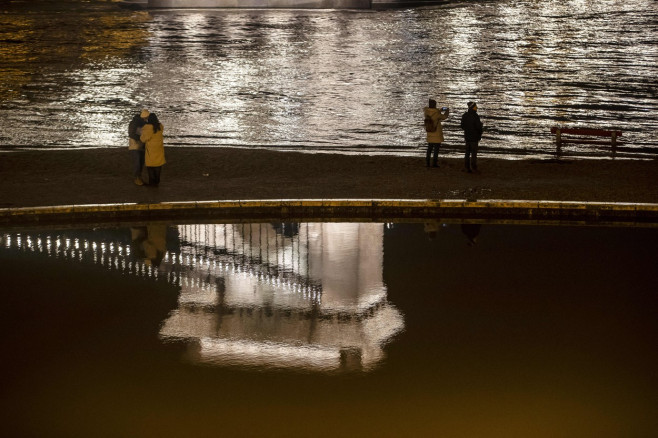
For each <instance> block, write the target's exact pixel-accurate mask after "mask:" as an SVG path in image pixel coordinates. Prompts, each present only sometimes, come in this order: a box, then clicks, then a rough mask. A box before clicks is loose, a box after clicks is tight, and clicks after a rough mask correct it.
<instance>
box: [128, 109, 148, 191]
mask: <svg viewBox="0 0 658 438" xmlns="http://www.w3.org/2000/svg"><path fill="white" fill-rule="evenodd" d="M148 116H149V112H148V110H142V112H141V113H139V114H135V117H133V119H132V120H131V121H130V124H129V125H128V150H130V155H131V161H132V164H133V178H134V181H135V184H137V185H138V186H143V185H144V181H143V180H142V169H144V143H142V141H141V140H140V138H139V137H140V135H142V128H143V127H144V125H146V120H147V119H148Z"/></svg>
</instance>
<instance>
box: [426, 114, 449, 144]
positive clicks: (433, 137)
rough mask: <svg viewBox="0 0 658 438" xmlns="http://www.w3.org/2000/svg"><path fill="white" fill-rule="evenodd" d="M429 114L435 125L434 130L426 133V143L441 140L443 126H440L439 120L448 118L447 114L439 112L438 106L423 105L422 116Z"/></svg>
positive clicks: (439, 141)
mask: <svg viewBox="0 0 658 438" xmlns="http://www.w3.org/2000/svg"><path fill="white" fill-rule="evenodd" d="M428 115H429V116H430V117H431V118H432V121H433V122H434V124H435V125H436V131H434V132H428V133H427V142H428V143H441V142H443V126H441V120H445V119H447V118H448V114H445V113H443V114H442V113H441V112H440V111H439V110H438V108H430V107H425V109H424V110H423V117H427V116H428Z"/></svg>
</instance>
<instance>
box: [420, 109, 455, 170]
mask: <svg viewBox="0 0 658 438" xmlns="http://www.w3.org/2000/svg"><path fill="white" fill-rule="evenodd" d="M441 110H442V111H443V112H442V111H440V110H438V109H437V108H436V100H434V99H430V102H429V106H427V107H425V109H424V110H423V114H424V116H425V131H426V132H427V153H426V154H425V163H426V165H427V167H430V155H432V152H433V153H434V155H433V159H432V167H439V148H440V147H441V143H442V142H443V126H441V120H445V119H447V118H448V114H450V108H448V107H443V108H441Z"/></svg>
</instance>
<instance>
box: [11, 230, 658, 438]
mask: <svg viewBox="0 0 658 438" xmlns="http://www.w3.org/2000/svg"><path fill="white" fill-rule="evenodd" d="M474 225H477V229H476V227H475V226H474ZM476 234H477V237H476ZM382 240H383V244H382V243H381V242H382ZM657 243H658V234H657V233H656V229H655V228H644V227H640V228H625V227H592V226H561V227H555V226H537V225H523V226H509V225H494V224H488V223H487V224H481V225H480V224H472V223H468V224H460V223H454V222H449V223H442V222H441V221H435V222H431V223H430V222H428V223H426V224H425V225H423V224H421V223H413V224H411V223H405V224H399V223H398V224H387V225H383V224H367V223H363V224H335V223H331V224H316V223H309V224H294V223H286V224H282V223H262V224H256V223H254V224H226V225H225V224H203V225H180V226H173V225H172V226H169V225H167V224H164V223H141V224H133V225H132V226H131V228H130V229H129V228H114V227H111V228H98V229H87V230H85V229H69V230H62V229H59V230H50V229H48V228H40V229H36V230H33V231H29V230H25V231H19V232H7V231H3V232H2V233H0V273H1V274H2V280H3V282H2V289H1V296H2V299H3V305H2V306H0V313H1V314H0V316H1V318H0V322H2V324H3V326H2V327H3V330H2V332H1V334H2V336H0V341H2V342H3V344H2V345H3V347H4V348H5V351H7V352H10V353H8V354H7V355H6V357H5V360H3V361H2V363H1V365H2V367H1V371H2V372H0V376H1V377H0V379H1V380H2V381H1V383H2V387H3V391H2V392H1V394H0V404H1V407H2V408H3V412H5V413H6V414H7V415H6V418H5V420H4V421H3V423H2V425H0V430H2V431H3V432H5V431H7V432H8V433H5V435H7V436H26V435H29V436H49V435H52V434H51V433H49V431H52V430H53V429H52V428H53V424H55V423H56V424H58V425H59V426H58V428H57V431H60V432H61V433H60V435H63V436H75V437H77V436H96V435H98V434H99V433H100V432H99V431H104V432H107V434H108V435H113V436H123V435H130V436H185V435H187V434H190V431H193V432H195V433H193V434H194V435H203V436H213V435H215V434H217V431H221V433H222V434H223V435H226V436H243V435H244V434H245V431H247V433H248V434H251V435H253V436H295V437H297V436H299V437H305V436H308V435H309V431H310V432H311V434H312V435H314V436H319V437H325V436H326V437H335V436H353V435H363V436H372V435H373V428H374V427H377V428H379V429H382V430H386V431H389V432H390V433H388V434H387V433H383V434H379V433H377V434H376V435H377V436H392V437H397V436H423V437H424V436H434V435H435V434H436V433H437V431H439V432H440V433H442V434H444V435H448V436H500V437H506V438H507V437H527V436H533V437H535V436H541V437H554V436H579V437H580V436H597V437H611V438H613V437H615V438H616V437H618V436H625V435H629V436H653V435H655V433H654V432H655V430H656V424H655V421H654V420H653V417H654V416H653V415H652V414H653V411H654V410H655V409H654V407H655V405H656V398H657V394H658V392H656V386H657V384H658V383H657V382H656V379H655V378H654V375H655V372H654V370H655V369H656V364H657V363H658V354H657V353H656V349H655V343H656V334H657V333H658V330H657V329H656V328H657V324H658V323H657V322H656V318H655V313H656V312H655V311H656V309H657V308H658V300H657V298H656V293H655V292H654V289H655V287H653V286H654V285H655V284H656V281H658V278H657V276H658V273H657V272H656V271H655V269H653V264H654V259H655V257H653V256H654V254H653V248H655V247H656V245H657ZM341 261H342V263H341ZM380 262H382V266H383V267H382V268H380V267H379V264H380ZM393 303H394V304H393ZM398 309H400V310H398ZM402 313H404V318H403V319H402ZM400 330H402V331H400ZM199 365H201V366H199ZM345 371H348V372H345ZM53 406H56V407H57V408H56V409H55V408H53ZM81 416H82V417H84V420H82V421H81V420H79V419H80V417H81ZM300 418H303V419H304V421H303V422H301V421H300ZM152 419H153V420H152ZM28 420H29V421H28ZM301 423H303V425H302V426H300V424H301ZM135 431H136V432H135ZM101 434H102V433H101Z"/></svg>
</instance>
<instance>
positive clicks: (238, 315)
mask: <svg viewBox="0 0 658 438" xmlns="http://www.w3.org/2000/svg"><path fill="white" fill-rule="evenodd" d="M303 225H306V226H301V227H299V228H298V232H297V234H295V235H292V236H287V237H285V236H281V235H280V234H279V235H277V234H276V233H274V232H273V229H271V228H270V227H271V226H270V225H269V224H257V225H250V227H251V228H250V229H249V230H247V232H245V229H244V225H232V224H227V225H217V224H209V225H181V226H178V227H177V228H178V230H177V231H178V235H179V241H180V245H179V248H180V252H176V251H171V250H166V251H163V254H162V255H161V258H160V260H159V261H158V263H154V262H153V259H152V258H148V257H144V253H143V251H142V250H141V249H136V247H135V245H134V243H135V242H134V241H133V244H132V245H131V244H127V243H124V242H118V241H104V240H102V239H101V238H102V236H103V235H102V233H99V239H97V240H93V239H89V238H83V239H80V238H77V237H71V236H70V234H74V232H72V233H69V235H67V234H58V233H54V234H53V235H44V234H39V235H30V234H25V233H16V234H4V235H2V237H1V239H2V240H1V242H0V243H1V245H0V247H4V248H5V249H6V250H19V251H22V252H29V253H33V254H37V255H44V256H47V257H56V258H64V259H67V260H71V261H73V262H79V263H90V262H93V263H94V264H98V265H101V266H103V267H106V268H108V269H111V270H116V271H119V272H122V273H123V274H126V275H135V276H137V277H141V278H146V279H151V280H162V279H164V280H165V281H167V282H168V283H169V284H172V285H175V286H177V287H179V288H180V292H179V299H178V308H176V309H174V310H172V311H171V312H170V314H169V316H168V317H167V319H166V320H165V321H163V323H162V325H161V329H160V332H159V336H160V338H161V339H162V341H163V342H165V343H169V342H184V343H185V344H186V345H187V347H188V348H187V352H186V353H185V354H184V355H183V360H184V361H186V362H189V363H192V364H198V365H211V366H228V367H240V368H255V369H263V368H266V369H287V370H295V371H305V372H307V371H313V372H328V373H334V372H355V371H356V372H367V371H370V370H373V369H375V368H377V367H378V366H380V365H381V363H382V362H383V360H384V358H385V350H384V347H385V345H386V344H387V343H389V342H390V341H391V340H392V339H393V338H394V337H395V335H396V334H398V333H400V332H401V331H402V330H403V328H404V320H403V316H402V314H400V312H399V311H398V310H397V309H396V308H395V306H394V305H393V304H391V303H389V302H388V301H387V299H386V287H385V285H384V283H383V275H382V263H381V261H382V257H383V229H384V225H383V224H370V223H363V224H322V223H318V224H303ZM236 227H241V228H239V229H237V228H236ZM256 227H257V228H256ZM227 229H230V231H229V232H230V233H231V234H232V235H234V236H236V235H237V236H238V239H237V241H233V242H221V243H219V244H218V243H217V242H215V241H214V240H215V239H214V237H213V239H212V240H213V242H212V245H211V246H209V239H208V238H207V237H208V236H217V235H221V234H222V232H223V234H224V235H226V233H227ZM236 229H237V232H236ZM264 230H265V231H264ZM254 232H256V233H260V235H259V236H261V237H260V238H259V239H256V240H257V242H259V243H262V242H263V238H262V236H267V238H270V239H271V236H272V235H275V236H276V238H277V239H278V240H277V249H276V250H277V251H289V250H290V248H291V247H292V248H295V247H296V248H297V251H298V253H297V257H296V258H291V257H289V256H288V258H287V260H288V264H287V265H286V266H272V264H271V263H270V262H269V260H267V261H263V260H260V258H258V257H257V258H255V259H254V258H249V257H245V252H247V253H250V252H255V253H256V254H259V253H262V248H256V251H254V248H249V247H250V246H254V242H253V241H254V239H253V235H252V234H253V233H254ZM247 234H248V236H246V235H247ZM134 235H135V234H134V232H133V236H134ZM199 236H202V237H201V241H195V239H199ZM244 237H248V238H244ZM265 240H266V239H265ZM337 242H338V243H337ZM228 243H230V244H228ZM256 245H258V244H256ZM227 246H228V247H227ZM245 248H247V249H246V250H245ZM258 249H260V251H258ZM137 253H139V254H137ZM346 258H347V262H348V263H347V265H348V266H353V269H352V270H351V271H350V270H347V271H346V269H345V266H346V263H345V261H346V260H345V259H346ZM278 259H279V258H278V256H277V260H278ZM281 259H283V257H281ZM291 261H292V262H293V263H292V264H291Z"/></svg>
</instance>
